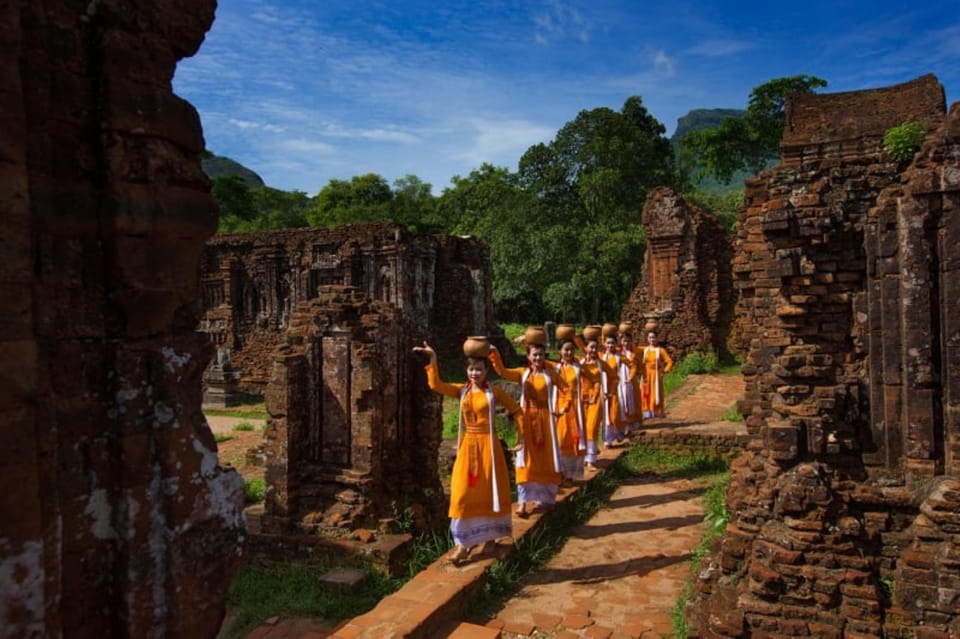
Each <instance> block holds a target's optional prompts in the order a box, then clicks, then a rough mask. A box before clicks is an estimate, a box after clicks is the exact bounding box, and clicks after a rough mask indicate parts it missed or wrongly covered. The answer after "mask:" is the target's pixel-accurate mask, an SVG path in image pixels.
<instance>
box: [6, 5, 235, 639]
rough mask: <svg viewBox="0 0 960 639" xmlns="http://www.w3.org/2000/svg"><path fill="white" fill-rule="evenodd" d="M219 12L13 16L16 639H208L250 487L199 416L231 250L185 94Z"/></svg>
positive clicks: (9, 118) (10, 313) (9, 122)
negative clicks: (210, 242) (219, 240)
mask: <svg viewBox="0 0 960 639" xmlns="http://www.w3.org/2000/svg"><path fill="white" fill-rule="evenodd" d="M214 7H215V3H214V2H212V1H207V0H196V1H191V2H183V1H179V2H177V1H173V0H167V1H163V0H156V1H153V2H150V1H144V2H139V3H137V4H136V10H131V9H130V7H128V6H127V4H125V3H118V2H110V1H106V2H94V3H90V2H68V1H63V0H60V1H58V0H49V1H45V2H32V1H26V0H21V1H14V2H8V3H5V4H4V8H3V11H0V50H2V51H3V55H2V61H3V64H2V66H0V76H2V79H3V84H2V86H3V87H4V88H3V91H2V92H0V120H2V122H3V124H2V127H0V128H2V130H3V141H2V143H0V146H2V149H3V150H2V152H0V185H2V186H0V202H2V211H3V212H2V215H0V254H2V255H3V259H2V260H0V287H2V292H0V309H2V310H0V317H2V321H0V326H2V334H0V408H2V410H3V414H4V415H5V419H4V428H3V432H4V435H5V437H4V441H3V445H2V446H0V480H2V483H3V486H4V490H3V497H2V498H0V635H2V636H4V637H28V636H29V637H41V636H42V637H57V636H71V637H97V638H100V637H114V636H116V637H120V636H125V637H160V636H166V637H191V638H192V637H205V636H213V635H214V634H215V633H216V631H217V629H218V627H219V624H220V620H221V619H222V617H223V613H224V606H225V593H226V588H227V585H228V584H229V581H230V578H231V575H232V574H233V571H234V570H235V568H236V567H237V562H238V561H239V557H240V541H241V540H242V537H243V533H244V531H243V521H242V513H241V508H242V504H243V482H242V481H241V480H240V478H239V476H238V475H236V474H235V473H233V472H232V471H225V470H223V469H221V468H220V467H219V466H218V465H217V456H216V449H217V447H216V443H215V442H214V440H213V436H212V434H211V432H210V430H209V428H208V427H207V425H206V422H205V421H204V418H203V415H202V414H201V412H200V381H201V375H202V373H203V369H204V366H205V364H206V362H207V360H208V358H209V357H210V353H211V349H210V347H209V345H208V344H207V340H206V339H205V338H204V337H203V336H201V335H199V334H197V333H196V330H195V329H196V326H197V319H198V311H199V306H198V305H197V304H196V300H197V298H198V295H199V287H198V285H199V269H198V265H199V258H200V254H201V253H202V251H203V246H204V243H205V241H206V239H207V238H208V237H209V236H210V234H211V233H213V231H214V229H215V228H216V208H215V205H214V203H213V201H212V199H211V198H210V195H209V183H208V182H207V180H206V178H205V177H204V175H203V173H202V171H201V169H200V161H199V155H200V152H201V150H202V148H203V139H202V135H201V131H200V123H199V119H198V117H197V114H196V112H195V111H194V110H193V108H192V107H191V106H190V105H189V104H187V103H186V102H184V101H182V100H180V99H179V98H178V97H177V96H175V95H174V94H173V92H172V89H171V86H170V80H171V78H172V76H173V72H174V67H175V65H176V62H177V60H179V59H180V58H182V57H184V56H186V55H191V54H192V53H193V52H195V51H196V49H197V47H199V45H200V42H201V41H202V39H203V36H204V33H205V32H206V30H207V29H208V28H209V27H210V24H211V23H212V21H213V12H214Z"/></svg>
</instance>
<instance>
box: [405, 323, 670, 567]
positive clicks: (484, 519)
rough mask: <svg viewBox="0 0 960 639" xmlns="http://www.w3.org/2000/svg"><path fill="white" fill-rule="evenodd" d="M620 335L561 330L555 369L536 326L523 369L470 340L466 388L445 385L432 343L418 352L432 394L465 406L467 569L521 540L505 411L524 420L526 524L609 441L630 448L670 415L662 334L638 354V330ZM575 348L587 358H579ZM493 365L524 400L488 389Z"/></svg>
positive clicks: (454, 496)
mask: <svg viewBox="0 0 960 639" xmlns="http://www.w3.org/2000/svg"><path fill="white" fill-rule="evenodd" d="M611 327H612V329H611ZM617 329H618V327H617V326H616V325H612V324H609V325H605V326H604V327H600V326H588V327H587V328H586V329H585V330H584V331H583V334H582V335H577V334H576V331H575V330H574V328H573V326H571V325H560V326H559V327H558V329H557V335H556V337H557V343H558V346H559V354H560V358H559V361H550V360H548V359H547V357H546V341H547V340H546V333H545V332H544V331H543V329H540V328H538V327H531V328H529V329H527V332H526V333H525V335H524V344H525V348H526V354H527V363H526V366H522V367H517V368H508V367H507V366H505V364H504V362H503V360H502V358H501V356H500V353H499V352H498V351H497V349H496V347H494V346H493V345H491V344H490V343H489V342H488V341H486V340H485V339H484V338H468V340H467V342H466V343H465V344H464V354H465V355H466V356H467V381H466V382H465V383H463V384H450V383H446V382H443V381H442V380H441V379H440V374H439V370H438V368H437V360H436V353H435V352H434V350H433V349H432V348H431V347H430V345H429V344H427V343H426V342H424V345H423V346H418V347H415V348H414V349H413V350H414V351H418V352H424V353H426V354H427V355H429V357H430V362H429V363H428V365H427V367H426V369H427V382H428V384H429V385H430V388H431V389H433V390H434V391H436V392H438V393H441V394H443V395H446V396H449V397H454V398H458V399H459V400H460V417H459V424H460V425H459V429H458V443H457V457H456V460H455V462H454V466H453V472H452V475H451V485H450V507H449V511H448V514H449V516H450V532H451V534H452V536H453V540H454V544H455V547H454V550H453V552H452V553H451V555H450V560H451V561H453V562H454V563H461V562H462V561H465V560H466V559H467V558H468V556H469V555H470V553H471V551H472V549H473V548H474V547H477V546H480V547H481V553H484V552H486V551H488V550H489V549H490V548H491V544H495V542H496V540H497V539H499V538H502V537H509V536H511V533H512V520H511V514H510V480H509V476H508V474H507V463H506V458H505V456H504V453H503V449H502V447H501V446H500V444H499V438H498V437H497V434H496V430H495V428H494V409H495V406H496V405H500V406H502V407H503V408H505V409H506V410H507V411H508V412H509V413H510V414H512V415H513V416H514V418H515V421H516V428H517V446H516V448H515V449H514V450H515V453H516V459H515V468H516V481H517V509H516V515H517V516H518V517H522V518H525V517H528V516H529V515H530V513H531V512H534V511H535V510H536V509H541V510H542V509H548V508H551V507H552V506H553V505H554V504H555V503H556V498H557V493H558V491H559V488H560V486H561V485H564V484H572V483H573V482H576V481H578V480H581V479H583V477H584V469H585V468H586V469H589V470H595V469H596V466H595V463H596V460H597V456H598V454H599V447H598V442H599V441H600V440H601V439H602V440H603V442H604V444H605V445H606V446H608V447H612V446H618V445H622V444H623V443H624V442H625V441H626V437H627V435H628V433H629V432H630V431H632V430H633V429H635V428H638V427H639V424H640V422H641V420H642V419H643V418H644V417H654V416H661V415H663V377H662V375H663V373H666V372H669V370H670V368H671V367H672V366H673V362H672V360H671V359H670V356H669V354H668V353H667V352H666V350H665V349H663V348H662V347H660V346H659V345H658V344H657V342H656V335H655V334H653V333H649V334H648V335H647V346H646V347H645V348H644V350H643V351H642V352H640V353H637V352H635V351H634V348H633V339H632V336H631V334H630V328H629V325H625V324H621V325H620V327H619V329H620V334H619V336H618V334H617ZM618 337H619V338H618ZM601 338H602V340H603V341H602V347H603V351H602V352H601V351H600V348H601V342H600V339H601ZM576 349H579V350H580V351H581V352H582V356H581V357H579V358H578V357H577V356H576ZM488 364H489V365H488ZM491 365H492V367H493V369H494V370H495V371H496V372H497V374H498V375H500V376H501V377H502V378H504V379H506V380H510V381H513V382H516V383H517V384H519V385H520V400H519V402H516V401H514V400H513V399H512V398H511V397H510V396H509V395H508V394H507V393H505V392H504V391H503V390H502V389H500V388H499V387H495V386H491V385H490V384H489V383H488V381H487V374H488V372H489V368H490V366H491Z"/></svg>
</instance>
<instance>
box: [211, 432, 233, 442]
mask: <svg viewBox="0 0 960 639" xmlns="http://www.w3.org/2000/svg"><path fill="white" fill-rule="evenodd" d="M231 439H236V435H229V434H227V433H214V434H213V441H215V442H217V443H218V444H222V443H223V442H228V441H230V440H231Z"/></svg>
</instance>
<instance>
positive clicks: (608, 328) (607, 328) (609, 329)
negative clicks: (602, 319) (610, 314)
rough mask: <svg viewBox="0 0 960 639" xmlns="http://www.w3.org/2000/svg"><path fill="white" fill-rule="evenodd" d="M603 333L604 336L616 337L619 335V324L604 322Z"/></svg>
mask: <svg viewBox="0 0 960 639" xmlns="http://www.w3.org/2000/svg"><path fill="white" fill-rule="evenodd" d="M600 331H601V333H602V334H603V336H604V337H616V336H617V325H616V324H612V323H610V322H607V323H606V324H604V325H603V326H602V327H601V329H600Z"/></svg>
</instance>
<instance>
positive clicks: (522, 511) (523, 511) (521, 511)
mask: <svg viewBox="0 0 960 639" xmlns="http://www.w3.org/2000/svg"><path fill="white" fill-rule="evenodd" d="M514 514H516V516H517V517H519V518H520V519H526V518H528V517H529V516H530V513H529V512H527V508H526V506H518V507H517V510H516V512H515V513H514Z"/></svg>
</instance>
